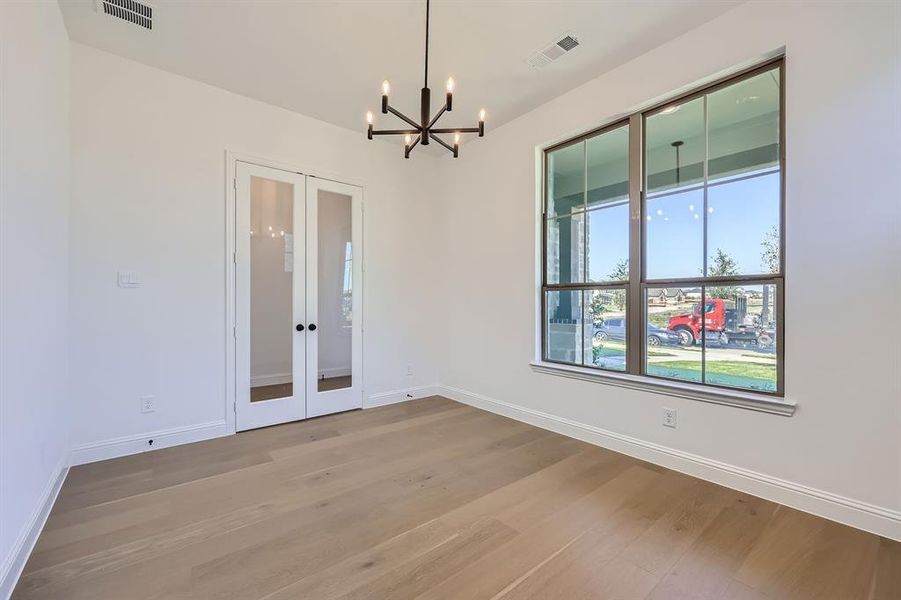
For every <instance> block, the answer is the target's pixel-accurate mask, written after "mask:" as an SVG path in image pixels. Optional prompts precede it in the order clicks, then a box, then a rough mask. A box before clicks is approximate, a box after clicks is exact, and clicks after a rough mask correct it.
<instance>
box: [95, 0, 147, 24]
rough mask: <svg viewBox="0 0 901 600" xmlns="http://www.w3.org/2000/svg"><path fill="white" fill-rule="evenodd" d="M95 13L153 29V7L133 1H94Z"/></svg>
mask: <svg viewBox="0 0 901 600" xmlns="http://www.w3.org/2000/svg"><path fill="white" fill-rule="evenodd" d="M96 7H97V12H102V13H103V14H105V15H109V16H111V17H115V18H117V19H122V20H123V21H128V22H129V23H134V24H135V25H138V26H140V27H143V28H145V29H153V7H152V6H150V5H149V4H144V3H141V2H135V0H96Z"/></svg>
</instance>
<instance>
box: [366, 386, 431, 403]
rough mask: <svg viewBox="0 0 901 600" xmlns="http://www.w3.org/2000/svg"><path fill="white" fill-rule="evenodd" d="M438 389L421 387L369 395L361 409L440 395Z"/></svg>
mask: <svg viewBox="0 0 901 600" xmlns="http://www.w3.org/2000/svg"><path fill="white" fill-rule="evenodd" d="M438 388H439V386H436V385H421V386H418V387H411V388H406V389H403V390H394V391H391V392H380V393H378V394H370V395H369V396H366V397H365V398H364V399H363V408H375V407H376V406H386V405H388V404H396V403H398V402H407V401H408V400H417V399H419V398H425V397H427V396H434V395H436V394H438V393H440V392H439V391H438Z"/></svg>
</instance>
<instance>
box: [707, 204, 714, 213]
mask: <svg viewBox="0 0 901 600" xmlns="http://www.w3.org/2000/svg"><path fill="white" fill-rule="evenodd" d="M707 212H708V213H711V214H712V213H713V207H712V206H711V207H710V208H708V209H707Z"/></svg>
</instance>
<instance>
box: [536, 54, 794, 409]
mask: <svg viewBox="0 0 901 600" xmlns="http://www.w3.org/2000/svg"><path fill="white" fill-rule="evenodd" d="M774 68H778V72H779V85H780V90H779V156H778V160H779V173H780V190H779V194H780V197H779V217H780V220H779V272H778V273H775V274H774V273H765V274H755V275H738V276H727V277H700V278H699V277H693V278H670V279H654V280H647V279H646V278H645V274H646V268H645V254H646V253H645V245H646V236H645V218H644V204H645V190H644V188H645V173H644V160H645V143H646V138H645V135H644V130H645V122H646V120H647V118H648V117H650V116H653V115H655V114H658V113H659V112H661V111H663V110H664V109H666V108H667V107H668V106H671V105H673V104H679V103H684V102H688V101H691V100H693V99H696V98H699V97H706V95H707V94H710V93H712V92H715V91H717V90H720V89H724V88H726V87H729V86H730V85H732V84H735V83H737V82H739V81H742V80H745V79H748V78H751V77H754V76H755V75H758V74H760V73H763V72H766V71H769V70H771V69H774ZM624 126H628V135H629V146H628V157H629V165H628V169H629V182H628V184H629V213H630V219H629V279H627V280H626V281H624V282H589V281H587V280H586V281H585V282H582V283H567V284H560V283H557V284H549V283H548V281H547V259H548V247H547V242H548V239H547V229H548V227H547V223H548V192H549V176H548V167H549V160H548V156H549V154H550V153H551V152H554V151H557V150H561V149H563V148H566V147H569V146H573V145H576V144H579V143H582V142H585V141H586V140H588V139H590V138H593V137H595V136H599V135H602V134H604V133H607V132H610V131H613V130H615V129H618V128H621V127H624ZM704 127H705V133H706V128H707V117H706V100H705V125H704ZM705 137H706V135H705ZM539 151H540V152H541V158H540V167H541V178H542V182H541V187H540V203H539V210H538V212H539V218H540V239H541V242H540V243H541V252H540V260H541V263H540V265H539V268H540V277H539V281H540V285H539V289H538V293H539V296H540V298H539V302H540V303H541V304H540V311H539V318H540V323H539V330H540V342H539V344H538V352H539V356H538V357H537V358H538V360H537V361H535V362H533V363H531V364H532V368H533V370H535V371H537V372H542V373H555V374H564V375H566V376H569V377H573V376H576V378H578V379H588V380H591V381H601V382H604V383H613V384H614V385H625V386H626V387H633V388H642V389H651V390H655V391H658V392H659V391H661V390H663V393H670V394H675V395H679V396H683V397H689V398H693V399H699V400H703V401H708V402H716V403H719V404H729V405H737V406H741V407H743V408H755V407H758V409H759V406H758V405H762V406H763V407H764V408H763V409H762V410H764V411H765V412H776V413H779V414H792V413H793V412H794V404H793V403H790V402H787V401H786V400H785V320H786V319H785V181H786V174H785V167H786V161H785V156H786V152H785V57H784V55H779V56H777V57H775V58H770V59H768V60H766V61H764V62H761V63H759V64H756V65H753V66H751V67H748V68H745V69H742V70H740V71H738V72H735V73H732V74H729V75H727V76H725V77H722V78H720V79H717V80H715V81H713V82H711V83H709V84H706V85H704V86H701V87H699V88H696V89H693V90H689V91H688V92H685V93H682V94H679V95H676V96H673V97H672V98H669V99H667V100H665V101H662V102H660V103H657V104H654V105H651V106H649V107H647V108H645V109H643V110H639V111H637V112H634V113H632V114H629V115H628V116H626V117H624V118H618V119H616V120H613V121H611V122H609V123H606V124H604V125H602V126H600V127H596V128H593V129H591V130H589V131H587V132H585V133H582V134H580V135H578V136H575V137H573V138H570V139H568V140H564V141H562V142H559V143H555V144H553V145H550V146H547V147H545V148H540V149H539ZM704 170H705V190H706V186H707V185H709V183H708V182H706V170H707V163H706V161H705V167H704ZM587 176H588V174H587V168H586V173H585V177H586V178H587ZM583 193H584V194H587V193H588V190H587V185H586V189H585V190H584V191H583ZM705 205H706V191H705ZM586 214H587V212H586ZM706 214H707V213H706V210H705V211H704V215H705V227H704V237H705V242H706V236H707V227H706ZM558 216H559V215H558ZM705 249H706V243H705ZM707 258H708V257H707V256H706V250H705V257H704V261H705V265H706V261H707ZM635 265H638V267H637V268H636V267H635ZM585 269H586V270H587V264H586V266H585ZM705 272H706V269H705ZM583 279H587V277H583ZM717 282H724V283H738V284H744V285H754V284H758V285H765V284H767V283H771V284H775V287H776V290H775V299H774V302H775V307H774V308H775V311H776V314H777V315H779V318H780V320H781V322H780V323H779V324H778V326H777V328H776V348H777V361H776V390H775V391H773V392H766V391H761V390H742V389H740V388H734V387H728V386H722V385H717V384H713V383H699V384H696V383H690V382H682V381H678V380H673V379H666V378H662V377H659V376H655V375H650V374H647V373H645V353H646V350H647V349H646V348H645V344H644V340H643V338H644V336H643V335H642V330H643V329H644V325H645V323H646V316H647V315H646V310H647V306H646V302H645V290H646V289H647V288H650V287H674V286H682V285H692V286H697V287H703V286H708V285H709V284H711V283H717ZM611 287H616V288H625V290H626V316H625V318H626V320H627V331H626V342H627V343H626V370H625V372H623V371H616V370H611V369H605V368H603V367H597V366H583V365H573V364H571V363H566V362H562V361H555V360H551V359H548V358H547V356H548V331H547V294H548V292H549V291H562V290H567V289H569V290H580V291H585V290H592V289H605V288H607V289H609V288H611ZM583 301H584V297H583ZM636 317H637V318H638V321H639V323H638V325H632V324H631V323H634V322H635V319H636ZM583 321H584V309H583ZM583 327H584V323H583ZM583 337H584V336H583ZM703 347H704V345H703V338H702V348H703ZM702 354H703V353H702ZM583 355H584V350H583ZM573 373H575V374H576V375H573ZM773 405H775V406H777V407H778V408H777V409H773V408H772V406H773ZM768 407H769V408H768ZM786 407H789V408H786Z"/></svg>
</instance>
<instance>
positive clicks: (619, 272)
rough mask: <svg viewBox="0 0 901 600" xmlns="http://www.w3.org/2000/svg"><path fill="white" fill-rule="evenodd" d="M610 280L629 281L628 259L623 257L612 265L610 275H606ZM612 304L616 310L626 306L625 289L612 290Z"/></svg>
mask: <svg viewBox="0 0 901 600" xmlns="http://www.w3.org/2000/svg"><path fill="white" fill-rule="evenodd" d="M607 278H608V279H609V280H610V281H629V259H628V258H625V259H623V260H621V261H619V262H618V263H616V267H614V269H613V271H611V272H610V275H608V276H607ZM612 294H613V304H614V306H616V308H617V309H618V310H623V309H624V308H626V290H613V292H612Z"/></svg>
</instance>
